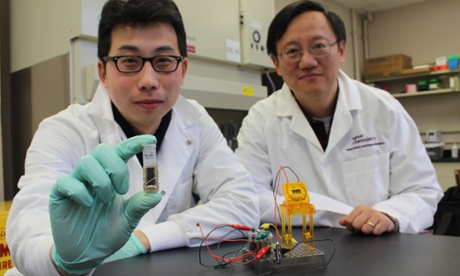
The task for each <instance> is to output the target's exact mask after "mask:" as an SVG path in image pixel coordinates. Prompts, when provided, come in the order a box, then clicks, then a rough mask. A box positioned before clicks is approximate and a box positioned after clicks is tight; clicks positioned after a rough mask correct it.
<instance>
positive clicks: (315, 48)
mask: <svg viewBox="0 0 460 276" xmlns="http://www.w3.org/2000/svg"><path fill="white" fill-rule="evenodd" d="M337 42H339V41H338V40H336V41H335V42H333V43H326V42H318V43H314V44H313V45H310V46H308V49H307V50H308V53H309V54H310V56H312V57H314V58H321V57H325V56H327V55H329V53H330V52H331V47H332V46H334V45H335V44H337ZM303 54H304V50H303V49H302V48H300V47H298V46H296V45H294V46H288V47H286V48H284V49H283V50H282V51H281V53H279V56H281V57H282V58H283V60H285V61H286V62H288V63H297V62H299V61H300V59H301V58H302V56H303Z"/></svg>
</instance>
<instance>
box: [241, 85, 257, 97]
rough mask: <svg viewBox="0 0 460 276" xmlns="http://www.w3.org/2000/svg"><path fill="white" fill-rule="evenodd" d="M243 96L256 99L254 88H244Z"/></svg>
mask: <svg viewBox="0 0 460 276" xmlns="http://www.w3.org/2000/svg"><path fill="white" fill-rule="evenodd" d="M243 95H244V96H249V97H254V87H250V86H243Z"/></svg>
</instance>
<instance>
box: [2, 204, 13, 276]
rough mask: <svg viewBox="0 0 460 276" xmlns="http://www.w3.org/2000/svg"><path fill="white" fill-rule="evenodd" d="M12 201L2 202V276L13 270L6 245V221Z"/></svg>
mask: <svg viewBox="0 0 460 276" xmlns="http://www.w3.org/2000/svg"><path fill="white" fill-rule="evenodd" d="M10 206H11V201H4V202H0V275H4V274H5V273H6V271H7V270H8V269H10V268H13V266H14V265H13V261H12V260H11V255H10V249H9V248H8V245H7V244H6V219H7V218H8V212H9V210H10Z"/></svg>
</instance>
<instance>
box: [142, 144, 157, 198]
mask: <svg viewBox="0 0 460 276" xmlns="http://www.w3.org/2000/svg"><path fill="white" fill-rule="evenodd" d="M142 154H143V161H144V167H143V169H144V192H146V193H157V192H158V191H159V189H160V183H159V182H158V163H157V145H155V144H149V145H144V150H143V151H142Z"/></svg>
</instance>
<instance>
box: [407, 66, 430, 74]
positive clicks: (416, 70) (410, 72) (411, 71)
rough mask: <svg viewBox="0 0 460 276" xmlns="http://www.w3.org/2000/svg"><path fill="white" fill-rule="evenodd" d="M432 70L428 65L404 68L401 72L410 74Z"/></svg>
mask: <svg viewBox="0 0 460 276" xmlns="http://www.w3.org/2000/svg"><path fill="white" fill-rule="evenodd" d="M429 72H430V68H429V67H427V68H417V69H414V68H412V69H403V70H402V71H401V73H402V74H403V75H410V74H420V73H429Z"/></svg>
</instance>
